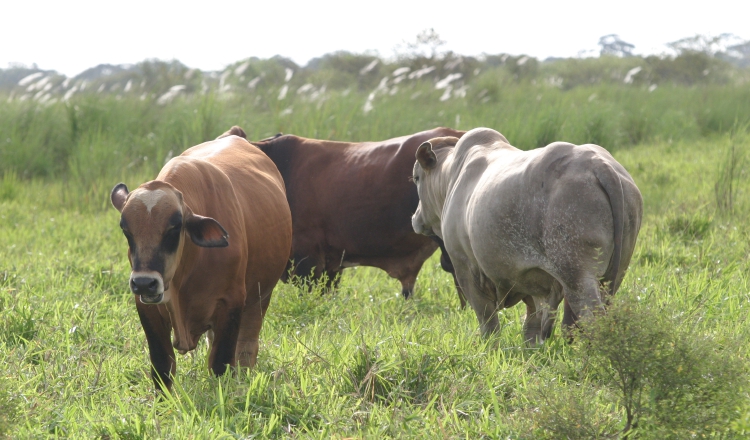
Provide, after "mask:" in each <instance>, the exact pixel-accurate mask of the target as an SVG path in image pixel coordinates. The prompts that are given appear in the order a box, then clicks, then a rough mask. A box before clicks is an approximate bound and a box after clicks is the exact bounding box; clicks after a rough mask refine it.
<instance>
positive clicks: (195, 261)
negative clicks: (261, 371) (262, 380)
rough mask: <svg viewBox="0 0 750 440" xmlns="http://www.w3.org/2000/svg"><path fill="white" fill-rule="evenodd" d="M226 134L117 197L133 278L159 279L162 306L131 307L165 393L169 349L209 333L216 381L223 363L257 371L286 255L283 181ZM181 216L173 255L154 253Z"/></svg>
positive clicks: (190, 345)
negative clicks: (136, 275)
mask: <svg viewBox="0 0 750 440" xmlns="http://www.w3.org/2000/svg"><path fill="white" fill-rule="evenodd" d="M230 131H232V130H230ZM232 134H234V133H230V134H229V135H228V136H229V137H226V138H222V139H219V140H216V141H211V142H206V143H204V144H201V145H198V146H195V147H192V148H190V149H188V150H187V151H185V152H184V153H183V154H182V155H181V156H179V157H176V158H174V159H172V160H171V161H170V162H169V163H168V164H167V165H166V166H165V167H164V168H163V169H162V171H161V172H160V173H159V175H158V176H157V178H156V180H154V181H151V182H147V183H144V184H143V185H141V186H140V187H139V188H137V189H136V190H135V191H133V192H132V193H129V194H128V193H127V189H126V188H125V189H124V190H123V189H122V188H124V185H122V186H121V185H118V186H117V187H115V190H113V194H112V202H113V204H114V205H115V207H117V208H118V209H119V210H120V211H121V212H122V224H123V225H124V228H126V229H127V231H128V233H129V234H130V235H131V237H132V241H133V243H134V244H135V246H134V247H135V249H130V250H129V252H128V254H129V258H130V261H131V265H132V266H133V270H134V273H135V271H140V270H144V271H146V270H148V271H151V272H158V273H159V274H160V275H161V276H162V277H163V282H164V299H163V300H162V301H161V303H159V304H158V305H149V304H144V303H143V301H142V300H141V299H137V300H136V304H137V309H138V313H139V316H140V318H141V323H142V325H143V329H144V332H145V333H146V339H147V341H148V344H149V349H150V354H151V361H152V365H153V369H154V381H155V382H156V383H157V384H159V382H163V383H164V384H165V385H166V386H167V388H168V387H169V386H170V385H171V376H172V375H173V374H174V373H175V356H174V351H173V349H172V345H173V346H174V347H175V348H177V349H178V350H179V351H180V352H182V353H185V352H187V351H189V350H192V349H194V348H195V347H196V344H197V343H198V339H199V338H200V336H201V335H202V334H204V333H206V332H207V331H208V332H209V339H213V341H212V346H211V349H210V355H209V365H210V367H211V369H212V370H213V372H214V373H215V374H222V373H223V372H224V371H225V369H226V365H227V364H228V365H230V366H235V365H236V364H238V363H239V365H240V366H245V367H252V366H253V365H254V364H255V362H256V357H257V353H258V336H259V333H260V329H261V325H262V323H263V317H264V316H265V313H266V309H267V308H268V304H269V302H270V298H271V292H272V291H273V288H274V286H275V285H276V283H277V281H278V280H279V278H280V277H281V275H282V273H283V271H284V268H285V265H286V262H287V259H288V256H289V250H290V248H291V232H292V231H291V215H290V212H289V206H288V204H287V202H286V197H285V192H284V183H283V181H282V179H281V176H280V175H279V172H278V170H277V169H276V167H275V166H274V164H273V163H272V162H271V161H270V160H269V159H268V157H267V156H266V155H264V154H263V153H262V152H261V151H260V150H258V149H257V148H255V147H253V146H252V145H250V144H249V143H248V142H247V141H246V140H244V139H241V138H239V137H231V135H232ZM242 134H244V133H242ZM118 188H119V190H118ZM155 190H160V191H161V192H162V193H164V194H163V195H162V194H161V193H155V192H154V191H155ZM149 191H150V192H149ZM157 195H158V197H157ZM144 201H145V202H144ZM149 204H152V206H151V211H150V212H149V210H148V205H149ZM179 212H182V217H183V230H182V232H181V233H180V234H181V236H180V240H179V246H178V247H177V251H176V252H174V254H173V255H172V256H170V255H169V254H168V253H165V252H164V249H162V248H160V246H162V247H163V246H164V243H166V240H167V235H166V234H168V232H166V231H168V230H169V227H170V225H169V221H170V219H172V221H174V218H175V217H174V216H177V215H178V214H177V213H179ZM198 214H200V215H198ZM203 216H206V217H203ZM164 255H166V256H164ZM162 260H163V261H162ZM160 261H161V262H160ZM159 270H161V272H159ZM151 272H149V273H151ZM172 332H173V333H174V341H173V343H171V344H170V341H169V338H170V333H172Z"/></svg>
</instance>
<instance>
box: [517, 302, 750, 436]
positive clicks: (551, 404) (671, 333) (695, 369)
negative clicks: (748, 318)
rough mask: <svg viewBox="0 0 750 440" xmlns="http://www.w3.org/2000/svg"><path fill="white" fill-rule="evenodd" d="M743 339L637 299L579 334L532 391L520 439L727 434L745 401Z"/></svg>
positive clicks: (587, 325)
mask: <svg viewBox="0 0 750 440" xmlns="http://www.w3.org/2000/svg"><path fill="white" fill-rule="evenodd" d="M736 348H737V345H736V342H735V341H732V340H728V339H721V338H718V337H713V336H710V335H706V334H704V333H702V332H701V331H700V330H699V329H698V328H697V326H695V325H694V324H693V323H691V322H685V321H684V317H682V320H681V319H680V316H679V315H676V314H671V313H670V312H669V311H667V310H658V309H656V308H653V307H649V306H646V305H643V304H641V303H638V301H635V300H634V299H632V298H622V297H621V298H619V299H617V300H615V301H614V304H612V307H611V308H610V309H609V310H608V312H607V314H606V315H603V316H599V317H597V318H595V319H592V320H590V321H588V322H585V323H584V324H583V326H582V330H580V331H579V332H577V335H576V342H575V343H574V346H573V353H572V354H571V357H570V358H569V360H566V361H560V362H558V364H556V365H555V366H554V367H553V368H551V369H550V370H549V371H548V372H543V373H542V376H543V377H541V378H540V380H539V382H537V383H536V384H535V385H534V386H532V387H531V388H532V389H531V392H530V393H529V399H530V404H531V408H527V409H526V410H525V412H524V413H523V414H522V416H521V420H522V422H521V423H522V424H523V423H524V422H525V423H526V424H525V426H524V428H523V430H522V432H526V433H527V434H528V435H530V436H531V437H534V438H617V437H622V438H660V439H663V438H692V437H699V438H702V437H705V436H712V435H716V434H726V433H727V431H728V429H729V427H730V426H731V423H732V421H734V420H736V419H737V418H738V417H739V416H740V414H739V412H738V408H740V407H741V406H742V403H743V401H744V400H745V399H746V397H745V390H746V389H747V385H748V371H747V367H746V364H745V361H744V359H742V358H741V356H739V355H738V354H737V353H738V350H736Z"/></svg>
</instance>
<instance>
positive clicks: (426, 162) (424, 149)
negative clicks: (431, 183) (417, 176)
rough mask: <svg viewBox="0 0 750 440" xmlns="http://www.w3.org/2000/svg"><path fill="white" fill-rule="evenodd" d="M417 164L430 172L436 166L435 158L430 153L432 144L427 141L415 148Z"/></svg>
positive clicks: (432, 152) (432, 153) (433, 154)
mask: <svg viewBox="0 0 750 440" xmlns="http://www.w3.org/2000/svg"><path fill="white" fill-rule="evenodd" d="M417 162H419V166H421V167H422V169H424V170H431V169H433V168H435V165H437V156H435V152H434V151H432V144H431V143H430V142H429V141H427V142H424V143H423V144H422V145H420V146H419V148H417Z"/></svg>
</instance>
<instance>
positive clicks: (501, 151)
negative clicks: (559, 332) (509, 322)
mask: <svg viewBox="0 0 750 440" xmlns="http://www.w3.org/2000/svg"><path fill="white" fill-rule="evenodd" d="M414 179H415V183H416V184H417V189H418V192H419V198H420V203H419V206H418V208H417V211H416V213H415V214H414V216H413V217H412V225H413V227H414V230H415V231H416V232H418V233H422V234H426V235H432V234H435V235H437V236H439V237H440V238H442V239H443V241H444V242H445V247H446V249H447V251H448V254H449V255H450V258H451V260H452V262H453V266H454V267H455V270H456V276H457V278H458V282H459V284H460V286H461V288H462V289H463V291H464V293H465V295H466V299H467V300H468V302H469V304H471V306H472V308H473V309H474V311H475V312H476V315H477V318H478V319H479V322H480V324H481V327H482V332H483V334H488V333H491V332H495V331H497V329H498V319H497V311H498V310H499V309H501V308H504V307H510V306H512V305H514V304H516V303H518V302H519V301H523V302H524V303H525V304H526V321H525V323H524V335H525V338H526V340H527V341H528V342H530V343H532V344H534V343H539V342H543V341H544V340H545V339H546V338H547V337H549V336H550V334H551V332H552V328H553V326H554V319H555V313H556V311H557V307H558V305H559V304H560V302H561V301H562V300H563V299H565V303H566V304H565V317H564V321H563V322H564V324H565V325H568V326H571V325H573V324H575V322H576V321H577V320H578V319H580V318H582V317H586V316H590V315H591V314H592V313H595V312H596V311H598V310H600V309H602V308H603V305H604V303H606V302H607V296H608V295H610V294H614V292H616V291H617V288H618V287H619V285H620V283H621V282H622V278H623V274H624V272H625V270H626V269H627V267H628V264H629V263H630V258H631V256H632V254H633V248H634V247H635V242H636V237H637V236H638V230H639V228H640V225H641V217H642V212H643V202H642V199H641V194H640V192H639V191H638V188H637V187H636V185H635V183H634V182H633V179H632V178H631V177H630V174H628V172H627V171H625V168H623V167H622V165H620V164H619V163H618V162H617V161H616V160H615V159H614V158H613V157H612V155H610V154H609V152H607V151H606V150H605V149H604V148H602V147H599V146H597V145H580V146H578V145H573V144H568V143H564V142H555V143H553V144H550V145H548V146H546V147H543V148H539V149H536V150H531V151H521V150H519V149H517V148H515V147H513V146H511V145H510V144H509V143H508V141H507V140H506V139H505V137H503V135H501V134H500V133H498V132H496V131H494V130H491V129H488V128H477V129H474V130H472V131H470V132H468V133H466V134H465V135H464V136H463V137H462V138H461V140H460V141H458V139H456V138H450V137H448V138H436V139H432V140H431V141H429V142H425V143H424V144H422V146H420V148H419V149H418V150H417V163H416V164H415V165H414Z"/></svg>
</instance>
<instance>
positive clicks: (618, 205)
mask: <svg viewBox="0 0 750 440" xmlns="http://www.w3.org/2000/svg"><path fill="white" fill-rule="evenodd" d="M594 175H595V176H596V178H597V179H598V180H599V183H601V185H602V187H603V188H604V191H605V192H606V193H607V197H609V205H610V206H611V208H612V219H613V224H614V239H615V246H614V252H613V253H612V260H611V261H610V264H609V270H608V271H607V273H605V275H604V279H605V280H608V281H610V283H611V284H610V287H609V292H610V295H614V294H615V289H616V288H617V277H618V275H619V273H620V260H621V258H622V238H623V237H622V236H623V228H624V227H625V195H624V194H623V190H622V181H621V180H620V175H619V174H617V172H616V171H615V169H614V168H613V167H612V165H610V164H609V163H607V162H605V161H603V160H601V161H599V163H598V164H596V165H595V166H594Z"/></svg>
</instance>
